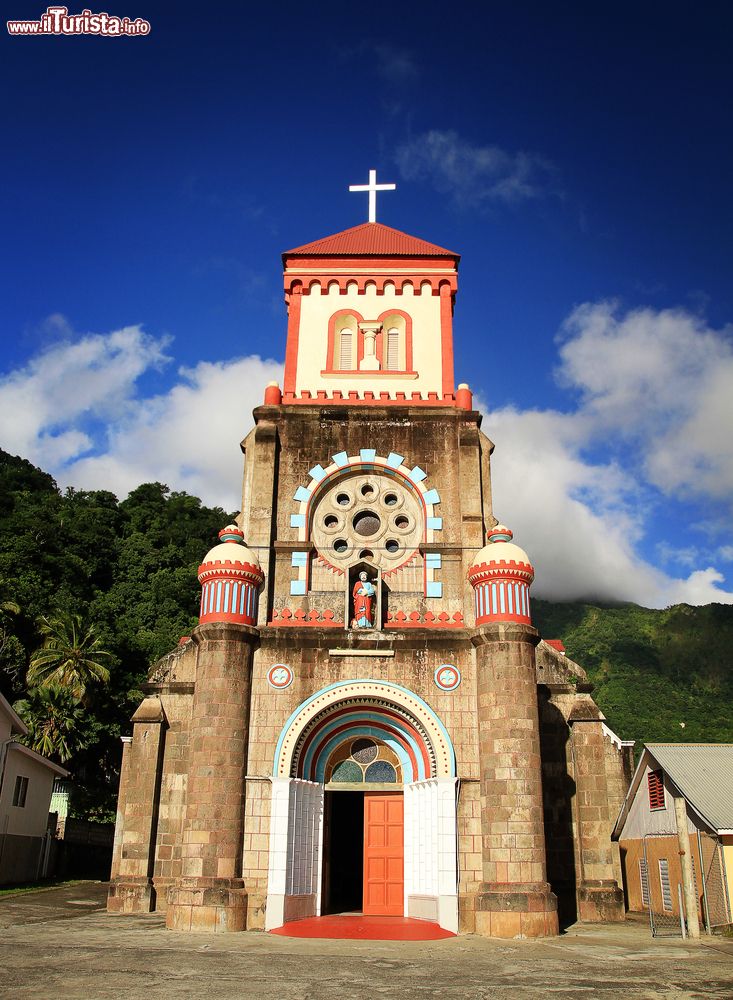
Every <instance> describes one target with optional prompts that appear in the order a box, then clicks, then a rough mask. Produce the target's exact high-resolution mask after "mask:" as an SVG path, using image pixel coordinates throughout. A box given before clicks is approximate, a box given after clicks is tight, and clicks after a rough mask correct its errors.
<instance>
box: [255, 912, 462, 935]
mask: <svg viewBox="0 0 733 1000" xmlns="http://www.w3.org/2000/svg"><path fill="white" fill-rule="evenodd" d="M270 933H271V934H281V935H282V936H283V937H297V938H342V939H349V938H354V939H357V940H358V939H360V938H361V939H362V940H364V941H439V940H440V939H441V938H451V937H455V934H453V933H452V932H451V931H447V930H444V928H442V927H439V926H438V924H433V923H430V921H428V920H414V919H413V918H412V917H360V916H341V915H340V914H335V915H334V916H328V917H307V918H306V919H305V920H291V921H289V922H288V923H287V924H285V925H284V926H283V927H276V928H275V929H274V930H272V931H270Z"/></svg>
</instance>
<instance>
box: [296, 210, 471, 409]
mask: <svg viewBox="0 0 733 1000" xmlns="http://www.w3.org/2000/svg"><path fill="white" fill-rule="evenodd" d="M459 260H460V257H459V255H458V254H456V253H453V252H452V251H450V250H445V249H444V248H443V247H439V246H436V245H435V244H433V243H428V242H427V241H425V240H421V239H417V238H416V237H414V236H408V235H407V234H406V233H402V232H400V231H399V230H397V229H392V228H390V227H389V226H384V225H382V224H381V223H378V222H366V223H364V224H363V225H361V226H354V227H353V228H352V229H346V230H344V231H343V232H341V233H335V234H334V235H333V236H327V237H325V238H324V239H321V240H316V241H315V242H313V243H306V244H305V245H304V246H300V247H296V248H295V249H294V250H288V251H287V252H286V253H284V254H283V265H284V281H285V300H286V303H287V307H288V340H287V347H286V353H285V377H284V385H283V402H284V403H286V404H289V403H296V404H297V403H308V402H311V401H318V400H322V401H326V400H329V401H332V402H342V401H346V402H348V403H351V404H353V403H380V404H387V405H394V404H402V405H403V406H404V405H405V404H409V405H413V404H417V405H425V404H433V405H435V404H437V405H439V406H455V405H456V400H455V386H454V381H453V308H454V305H455V296H456V290H457V282H458V262H459Z"/></svg>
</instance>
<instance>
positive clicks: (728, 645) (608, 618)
mask: <svg viewBox="0 0 733 1000" xmlns="http://www.w3.org/2000/svg"><path fill="white" fill-rule="evenodd" d="M532 608H533V619H534V623H535V625H536V626H537V628H538V629H539V630H540V632H541V633H542V635H543V636H544V637H546V638H548V639H562V641H563V643H564V644H565V648H566V651H567V655H568V656H570V657H571V658H572V659H574V660H575V661H576V662H578V663H579V664H580V665H581V666H582V667H584V668H585V670H586V671H587V672H588V674H589V676H590V679H591V680H592V681H593V683H594V684H595V690H594V692H593V694H594V697H595V699H596V701H597V702H598V704H599V705H600V706H601V709H602V710H603V712H604V713H605V714H606V716H607V718H608V722H609V725H610V726H611V727H612V728H613V729H614V730H615V731H616V732H617V733H618V735H619V736H621V738H622V739H635V740H640V741H643V742H653V741H655V740H656V741H659V740H669V741H672V742H685V743H696V742H704V743H713V742H724V743H731V742H733V669H731V655H732V654H731V650H732V649H733V607H732V606H731V605H728V604H708V605H705V606H703V607H690V605H688V604H677V605H675V606H674V607H670V608H666V609H664V610H663V611H655V610H651V609H649V608H640V607H639V606H638V605H636V604H621V605H615V606H611V605H598V604H584V603H581V602H577V603H571V604H552V603H550V602H549V601H533V602H532Z"/></svg>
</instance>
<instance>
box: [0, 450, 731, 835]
mask: <svg viewBox="0 0 733 1000" xmlns="http://www.w3.org/2000/svg"><path fill="white" fill-rule="evenodd" d="M229 519H230V515H229V514H227V513H226V512H225V511H223V510H221V509H218V508H214V509H212V508H208V507H204V506H203V505H202V504H201V502H200V501H199V500H197V499H196V498H195V497H191V496H188V495H186V494H185V493H174V492H171V491H170V490H169V489H168V487H167V486H164V485H161V484H160V483H148V484H145V485H142V486H139V487H138V488H137V489H136V490H134V491H133V492H132V493H131V494H130V496H129V497H128V498H127V499H126V500H123V501H121V502H120V501H118V499H117V498H116V497H115V496H114V495H113V494H112V493H109V492H106V491H103V490H96V491H91V492H87V491H77V490H67V491H66V492H61V491H60V490H59V489H58V487H57V486H56V484H55V482H54V481H53V479H52V478H51V477H50V476H49V475H47V474H46V473H45V472H42V471H41V470H40V469H37V468H35V467H34V466H33V465H31V464H30V463H29V462H27V461H25V460H24V459H21V458H14V457H12V456H10V455H7V454H6V453H4V452H2V451H0V690H1V691H2V693H3V694H4V695H5V696H6V697H7V698H8V699H9V700H10V701H11V702H13V703H14V704H15V707H16V710H17V711H19V713H20V714H21V715H22V716H23V718H24V719H25V721H26V723H27V724H28V725H29V726H30V728H31V736H30V742H31V743H32V745H34V746H36V748H37V749H39V750H41V751H42V752H44V753H47V754H49V755H50V756H53V757H54V758H55V759H56V760H59V761H61V762H62V763H64V764H65V766H67V767H68V768H69V769H70V770H71V772H72V774H73V777H74V780H75V783H76V788H75V795H74V799H73V811H74V812H75V813H76V814H78V815H86V816H89V817H91V818H99V819H111V818H113V816H114V806H115V799H116V792H117V780H118V767H119V759H120V741H119V736H120V735H121V734H124V733H129V731H130V726H129V718H130V715H131V714H132V712H133V711H134V710H135V708H136V706H137V704H138V703H139V701H140V698H141V692H140V685H141V683H142V682H143V680H144V678H145V675H146V672H147V668H148V665H149V664H150V663H151V662H152V661H153V660H155V659H156V658H157V657H159V656H161V655H163V654H164V653H165V652H167V651H168V650H169V649H171V648H172V647H173V646H175V645H176V643H177V642H178V640H179V638H180V637H181V636H182V635H187V634H188V633H190V631H191V629H192V628H193V627H194V626H195V624H196V621H197V618H196V615H197V609H198V582H197V579H196V570H197V567H198V565H199V563H200V561H201V558H202V556H203V555H204V554H205V552H206V551H207V549H208V548H209V547H210V546H211V545H212V544H214V543H215V541H216V536H217V532H218V531H219V529H220V528H222V527H223V526H224V524H226V523H227V521H228V520H229ZM533 606H534V617H535V622H536V624H537V626H538V627H539V629H540V631H541V632H542V634H543V635H544V636H545V637H547V638H558V639H562V640H563V642H564V643H565V646H566V648H567V652H568V655H569V656H571V657H572V658H573V659H574V660H576V661H577V662H578V663H580V664H581V665H582V666H583V667H585V669H586V670H587V671H588V672H589V674H590V676H591V679H592V680H593V681H594V682H595V684H596V691H595V694H596V698H597V700H598V702H599V704H600V706H601V708H602V709H603V711H604V712H605V713H606V715H607V717H608V720H609V723H610V725H611V726H612V727H613V728H614V729H615V730H616V731H617V732H618V734H619V735H620V736H621V737H622V738H624V739H636V740H655V739H656V740H658V739H667V740H685V741H696V740H702V741H714V740H719V741H726V742H733V721H731V715H732V714H733V713H732V712H731V709H732V708H733V679H732V675H731V670H730V668H729V663H730V652H729V650H730V649H731V639H733V608H731V607H728V606H722V605H709V606H707V607H702V608H691V607H687V606H685V605H682V606H678V607H674V608H669V609H667V610H665V611H650V610H648V609H645V608H640V607H637V606H636V605H633V604H626V605H621V606H616V607H608V606H606V607H601V606H598V605H591V604H582V603H575V604H551V603H549V602H546V601H535V602H534V604H533ZM44 643H45V645H46V648H45V649H43V651H42V653H41V654H40V655H39V652H38V651H39V649H41V648H42V647H43V645H44ZM682 723H684V725H682Z"/></svg>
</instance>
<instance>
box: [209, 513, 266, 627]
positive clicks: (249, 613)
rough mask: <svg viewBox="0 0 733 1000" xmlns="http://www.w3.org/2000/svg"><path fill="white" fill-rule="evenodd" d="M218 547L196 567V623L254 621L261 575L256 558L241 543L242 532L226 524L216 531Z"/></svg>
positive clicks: (250, 623)
mask: <svg viewBox="0 0 733 1000" xmlns="http://www.w3.org/2000/svg"><path fill="white" fill-rule="evenodd" d="M219 539H220V541H219V544H218V545H215V546H214V547H213V549H211V550H210V551H209V552H207V553H206V556H205V557H204V561H203V562H202V563H201V565H200V566H199V570H198V576H199V583H200V584H201V587H202V590H201V613H200V616H199V622H201V624H204V623H205V622H236V623H239V624H242V625H254V624H255V623H256V621H257V591H258V589H259V587H260V585H261V584H262V581H263V580H264V578H265V577H264V573H263V572H262V569H261V567H260V561H259V559H258V558H257V556H256V555H255V554H254V552H252V550H251V549H248V548H247V546H246V545H245V544H244V532H243V531H242V530H241V528H239V527H238V526H237V525H236V524H228V525H227V526H226V528H222V530H221V531H220V532H219Z"/></svg>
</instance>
